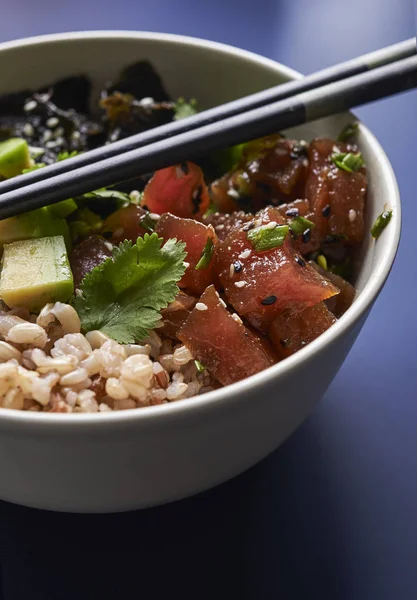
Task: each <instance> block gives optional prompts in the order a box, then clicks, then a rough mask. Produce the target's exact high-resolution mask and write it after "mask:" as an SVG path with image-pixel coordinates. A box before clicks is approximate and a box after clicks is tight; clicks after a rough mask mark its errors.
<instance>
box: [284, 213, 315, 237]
mask: <svg viewBox="0 0 417 600" xmlns="http://www.w3.org/2000/svg"><path fill="white" fill-rule="evenodd" d="M288 225H289V226H290V229H291V231H293V232H294V233H295V235H302V234H303V233H304V232H305V231H306V230H307V229H313V228H314V227H315V226H316V225H315V224H314V223H313V221H309V220H308V219H306V218H305V217H295V218H294V219H291V221H290V222H289V223H288Z"/></svg>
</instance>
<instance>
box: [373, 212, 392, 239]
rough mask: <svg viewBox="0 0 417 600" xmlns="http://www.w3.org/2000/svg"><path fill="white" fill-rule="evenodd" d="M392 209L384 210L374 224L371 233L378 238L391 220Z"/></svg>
mask: <svg viewBox="0 0 417 600" xmlns="http://www.w3.org/2000/svg"><path fill="white" fill-rule="evenodd" d="M391 217H392V210H384V212H383V213H381V214H380V215H379V217H377V219H376V221H375V223H374V224H373V225H372V229H371V235H372V237H373V238H374V239H375V240H376V239H377V238H379V236H380V235H381V233H382V232H383V231H384V229H385V227H386V226H387V225H388V223H389V222H390V221H391Z"/></svg>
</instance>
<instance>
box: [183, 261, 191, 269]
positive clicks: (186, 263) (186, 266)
mask: <svg viewBox="0 0 417 600" xmlns="http://www.w3.org/2000/svg"><path fill="white" fill-rule="evenodd" d="M182 264H183V265H184V267H185V268H186V269H188V267H189V266H190V263H189V262H185V261H184V262H183V263H182Z"/></svg>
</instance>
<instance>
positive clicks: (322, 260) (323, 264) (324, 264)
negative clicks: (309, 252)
mask: <svg viewBox="0 0 417 600" xmlns="http://www.w3.org/2000/svg"><path fill="white" fill-rule="evenodd" d="M317 264H318V265H319V266H320V267H321V268H322V269H325V270H326V271H327V260H326V257H325V256H324V254H319V255H318V257H317Z"/></svg>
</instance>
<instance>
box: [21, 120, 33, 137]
mask: <svg viewBox="0 0 417 600" xmlns="http://www.w3.org/2000/svg"><path fill="white" fill-rule="evenodd" d="M23 133H24V134H25V135H27V136H28V137H31V136H32V135H33V134H34V133H35V130H34V129H33V127H32V125H31V124H30V123H25V126H24V127H23Z"/></svg>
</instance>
